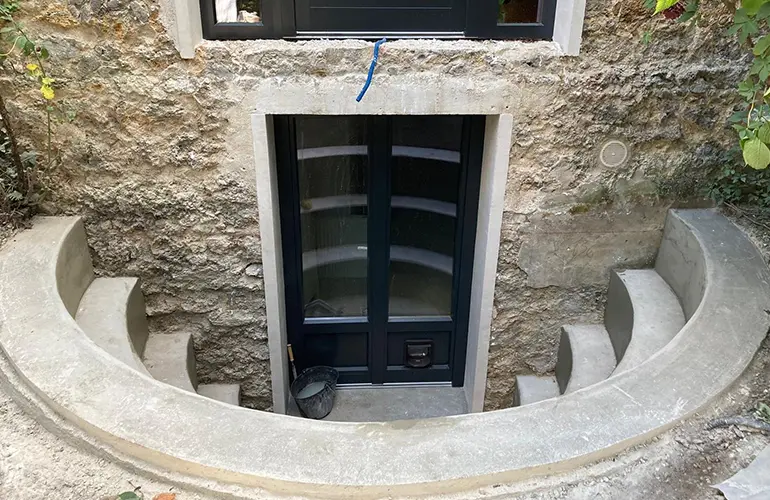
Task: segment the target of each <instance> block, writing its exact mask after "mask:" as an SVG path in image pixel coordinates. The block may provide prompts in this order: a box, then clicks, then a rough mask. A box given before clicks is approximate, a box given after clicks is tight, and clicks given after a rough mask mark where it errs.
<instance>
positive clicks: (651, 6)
mask: <svg viewBox="0 0 770 500" xmlns="http://www.w3.org/2000/svg"><path fill="white" fill-rule="evenodd" d="M656 3H657V1H656V0H644V8H645V9H647V10H655V4H656Z"/></svg>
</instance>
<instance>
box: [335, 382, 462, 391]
mask: <svg viewBox="0 0 770 500" xmlns="http://www.w3.org/2000/svg"><path fill="white" fill-rule="evenodd" d="M426 387H452V382H392V383H389V384H339V385H337V390H346V389H409V388H426ZM458 389H459V387H458Z"/></svg>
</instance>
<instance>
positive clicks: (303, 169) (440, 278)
mask: <svg viewBox="0 0 770 500" xmlns="http://www.w3.org/2000/svg"><path fill="white" fill-rule="evenodd" d="M274 123H275V134H276V141H275V144H276V148H277V160H278V183H279V198H280V211H281V232H282V240H283V244H282V248H283V261H284V274H285V286H286V318H287V329H288V337H289V341H290V342H291V343H292V344H293V346H294V352H295V356H296V362H297V368H298V369H300V370H301V369H303V368H307V367H310V366H316V365H327V366H333V367H335V368H336V369H337V370H339V372H340V384H374V385H380V384H404V383H429V382H432V383H436V382H438V383H445V384H447V385H448V384H449V383H451V384H452V385H453V386H455V387H461V386H462V385H463V377H464V368H465V355H466V344H467V333H468V330H467V329H468V313H469V296H470V285H471V278H472V264H473V252H474V242H475V231H476V214H477V208H478V197H479V182H480V173H481V157H482V147H483V135H484V117H475V116H466V117H463V116H376V117H373V116H292V117H285V116H284V117H275V120H274Z"/></svg>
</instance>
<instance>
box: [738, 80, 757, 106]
mask: <svg viewBox="0 0 770 500" xmlns="http://www.w3.org/2000/svg"><path fill="white" fill-rule="evenodd" d="M758 90H759V85H758V84H756V83H754V82H753V81H752V80H751V79H746V80H743V81H742V82H741V83H740V84H738V95H740V96H741V97H743V98H744V99H745V100H747V101H749V102H751V101H753V100H754V96H755V95H756V94H757V91H758Z"/></svg>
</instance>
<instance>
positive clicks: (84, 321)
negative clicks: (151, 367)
mask: <svg viewBox="0 0 770 500" xmlns="http://www.w3.org/2000/svg"><path fill="white" fill-rule="evenodd" d="M75 321H77V323H78V325H79V326H80V328H81V329H83V331H84V332H85V333H86V335H88V336H89V337H90V338H91V340H93V341H94V343H95V344H96V345H98V346H99V347H101V348H102V349H103V350H105V351H106V352H107V353H108V354H110V355H111V356H113V357H115V358H117V359H118V360H120V361H122V362H123V363H125V364H126V365H128V366H130V367H132V368H134V369H137V370H139V371H141V372H142V373H146V374H148V375H149V373H148V372H147V370H146V368H145V366H144V365H143V364H142V358H141V356H142V354H143V353H144V348H145V345H146V343H147V337H148V331H147V316H146V314H145V309H144V296H143V295H142V289H141V287H140V285H139V280H138V279H137V278H96V279H95V280H93V281H92V282H91V285H89V287H88V288H87V289H86V292H85V293H84V294H83V297H82V298H81V300H80V304H79V305H78V309H77V312H76V313H75Z"/></svg>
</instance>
